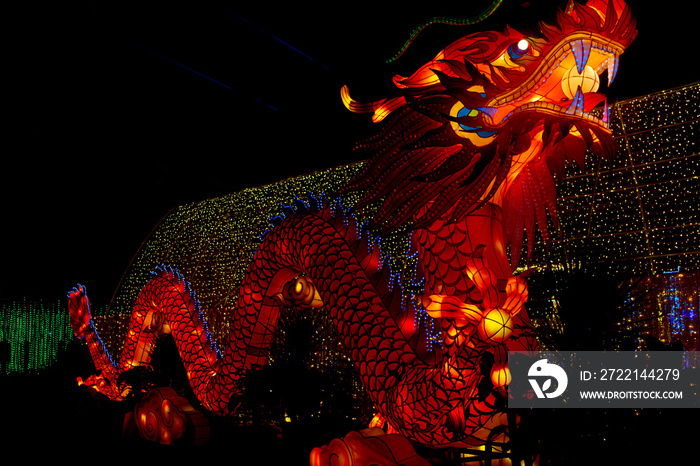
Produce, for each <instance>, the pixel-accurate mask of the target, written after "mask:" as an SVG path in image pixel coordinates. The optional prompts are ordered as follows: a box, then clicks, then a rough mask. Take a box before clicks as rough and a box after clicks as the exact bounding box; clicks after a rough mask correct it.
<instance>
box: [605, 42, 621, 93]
mask: <svg viewBox="0 0 700 466" xmlns="http://www.w3.org/2000/svg"><path fill="white" fill-rule="evenodd" d="M619 64H620V54H619V53H617V51H615V52H614V54H613V56H612V57H610V58H609V59H608V86H609V85H611V84H612V82H613V79H615V75H616V74H617V67H618V66H619Z"/></svg>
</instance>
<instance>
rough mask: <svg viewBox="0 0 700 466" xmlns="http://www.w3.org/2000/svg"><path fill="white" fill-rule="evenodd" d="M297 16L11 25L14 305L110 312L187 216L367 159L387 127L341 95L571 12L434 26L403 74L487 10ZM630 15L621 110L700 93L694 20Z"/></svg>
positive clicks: (8, 282) (207, 11)
mask: <svg viewBox="0 0 700 466" xmlns="http://www.w3.org/2000/svg"><path fill="white" fill-rule="evenodd" d="M290 3H292V2H289V3H287V4H286V5H285V6H280V5H271V4H269V3H268V2H246V3H244V4H237V3H230V4H228V5H227V4H225V3H224V4H218V5H217V6H216V7H211V8H209V7H202V6H199V5H197V6H192V5H190V6H187V7H184V6H180V4H177V6H173V5H172V4H161V5H159V6H147V7H145V6H143V5H140V4H138V3H135V4H130V3H126V4H123V3H119V4H111V5H102V4H100V5H99V6H90V7H84V8H83V7H76V6H65V5H60V6H59V5H57V4H54V5H51V6H44V7H41V6H39V5H32V6H23V7H21V8H19V9H16V11H15V10H10V11H6V12H5V15H4V17H5V20H6V22H7V23H9V24H11V25H13V26H14V32H13V33H12V34H10V37H9V39H8V42H7V43H6V46H5V48H6V49H7V50H8V52H9V57H6V60H5V62H4V66H3V68H4V71H5V73H4V74H5V77H6V78H8V77H9V84H7V81H6V85H5V92H6V99H5V101H6V102H8V101H9V102H10V105H9V106H5V109H6V112H5V119H6V123H5V128H4V131H3V133H4V134H5V135H6V138H7V139H6V141H7V142H6V144H5V150H4V151H3V152H4V154H3V165H2V174H3V176H2V181H1V182H0V185H1V186H2V193H0V195H1V196H2V197H1V199H2V223H1V225H2V226H1V230H2V237H1V239H2V255H1V257H0V265H1V267H0V270H2V276H1V277H0V298H16V297H22V296H29V297H45V298H50V299H59V298H62V297H63V296H65V294H66V293H67V292H68V291H69V290H70V289H71V288H72V287H73V286H74V285H75V284H76V283H78V282H80V283H83V284H85V285H87V287H88V291H89V292H90V296H91V298H92V300H93V302H95V303H96V304H107V303H108V302H109V299H110V298H111V295H112V293H113V291H114V288H115V287H116V285H117V283H118V282H119V279H120V277H121V275H122V273H123V272H124V270H125V269H126V267H127V266H128V264H129V262H130V260H131V258H132V256H133V255H134V253H135V252H136V251H137V249H138V248H139V246H140V244H141V242H142V241H143V240H144V239H145V238H146V237H147V236H148V234H149V233H150V231H151V230H152V229H153V227H154V226H155V225H156V224H157V223H158V221H159V220H160V219H161V218H162V217H163V216H164V215H165V214H166V213H167V212H168V211H169V210H170V209H171V208H172V207H175V206H177V205H180V204H185V203H190V202H194V201H198V200H202V199H206V198H210V197H215V196H220V195H224V194H226V193H230V192H234V191H237V190H240V189H243V188H245V187H252V186H259V185H262V184H266V183H269V182H273V181H277V180H280V179H284V178H287V177H290V176H295V175H300V174H304V173H308V172H311V171H315V170H321V169H325V168H329V167H333V166H337V165H340V164H344V163H348V162H351V161H355V160H358V155H356V154H353V153H352V151H351V147H352V144H353V142H354V141H356V140H358V139H359V138H361V137H363V136H366V135H369V134H370V132H371V131H372V130H373V129H374V128H372V124H371V122H370V120H369V117H368V116H366V115H356V114H352V113H350V112H349V111H347V110H346V109H345V108H344V107H343V105H342V103H341V100H340V95H339V91H340V87H341V86H342V85H343V84H348V85H349V86H350V91H351V95H352V96H353V97H354V98H356V99H357V100H361V101H368V100H373V99H378V98H382V97H387V96H391V95H394V94H393V86H392V84H391V77H392V76H393V75H394V74H397V73H399V74H404V75H407V74H410V73H412V72H413V71H414V70H415V69H416V67H417V66H419V65H420V64H422V63H424V62H425V61H428V60H430V59H432V57H433V56H434V55H435V54H436V53H437V52H438V51H439V50H440V49H441V48H442V47H444V46H445V45H447V44H448V43H450V42H451V41H453V40H455V39H457V38H458V37H460V36H462V35H466V34H468V33H471V32H475V31H478V30H484V29H494V28H496V29H502V28H503V27H504V26H505V25H506V24H511V25H513V26H515V27H517V26H518V25H520V24H525V25H529V26H535V25H536V21H534V18H536V17H539V18H544V19H546V18H547V16H548V15H551V13H553V12H554V8H555V7H554V5H560V6H562V5H565V3H566V2H562V1H553V0H542V1H538V0H530V1H529V2H524V1H523V0H518V1H509V0H506V1H504V2H503V4H502V5H501V6H500V7H499V9H498V10H497V11H496V13H495V14H494V15H493V16H492V17H491V18H489V19H488V20H487V21H485V22H483V23H480V24H478V25H475V26H471V27H456V26H445V25H436V26H432V27H429V28H428V29H427V30H426V31H424V32H423V33H422V34H421V35H420V36H419V37H418V39H417V40H416V42H415V43H414V45H413V46H412V47H411V48H409V50H408V52H407V53H406V54H405V55H404V56H403V57H402V58H401V59H399V60H398V61H396V62H394V63H392V64H389V65H387V64H384V60H385V59H387V58H389V57H391V56H392V55H393V54H394V53H396V52H397V51H398V50H399V49H400V47H401V45H402V44H403V43H404V41H405V40H406V39H407V38H408V37H409V35H410V32H411V31H412V29H413V28H414V27H416V26H417V25H419V24H421V23H423V22H425V21H426V20H428V19H430V18H433V17H435V16H450V17H457V18H466V17H470V16H474V14H475V13H478V12H480V11H481V10H483V9H484V8H485V6H487V5H488V4H490V2H489V1H486V0H479V1H474V2H443V3H445V5H444V6H438V5H434V2H429V3H427V4H426V6H425V7H419V8H414V7H411V8H409V7H408V6H406V7H401V4H400V3H394V4H393V5H395V6H394V7H393V9H392V10H389V9H388V8H385V9H376V7H368V6H366V5H365V6H363V5H360V4H357V3H354V2H348V3H341V4H338V3H325V4H322V6H321V7H318V6H315V7H300V6H298V5H290ZM629 3H630V4H631V5H632V7H633V11H634V13H635V16H636V17H637V20H638V30H639V35H638V38H637V40H636V41H635V43H633V44H632V46H630V48H629V49H628V50H627V52H626V53H625V54H624V55H623V56H622V59H621V64H620V71H619V73H618V76H617V78H616V81H615V83H614V84H613V86H612V88H611V89H610V90H609V92H608V96H609V100H610V101H612V102H614V101H615V99H617V98H619V99H626V98H631V97H636V96H640V95H644V94H648V93H651V92H655V91H659V90H663V89H668V88H672V87H676V86H680V85H684V84H689V83H692V82H695V81H698V71H697V67H696V59H697V53H696V50H695V39H694V37H693V35H692V33H693V32H694V29H696V28H697V26H696V25H695V24H692V23H691V21H692V20H691V17H692V16H693V15H690V14H689V12H685V11H682V10H679V9H672V8H669V7H664V6H663V5H664V2H658V5H659V6H654V3H652V2H648V1H644V2H642V1H633V0H630V1H629ZM678 8H680V6H679V7H678ZM8 58H9V60H8ZM7 110H9V112H8V111H7ZM8 120H9V121H8Z"/></svg>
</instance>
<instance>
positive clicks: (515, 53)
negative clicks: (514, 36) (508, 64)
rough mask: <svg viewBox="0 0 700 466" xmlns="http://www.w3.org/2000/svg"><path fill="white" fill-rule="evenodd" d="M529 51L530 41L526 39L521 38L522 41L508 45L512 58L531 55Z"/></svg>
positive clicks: (509, 54)
mask: <svg viewBox="0 0 700 466" xmlns="http://www.w3.org/2000/svg"><path fill="white" fill-rule="evenodd" d="M529 53H530V42H528V41H527V40H526V39H520V41H518V42H517V43H515V44H511V45H510V46H508V56H509V57H510V58H511V60H517V59H518V58H521V57H523V56H525V55H529Z"/></svg>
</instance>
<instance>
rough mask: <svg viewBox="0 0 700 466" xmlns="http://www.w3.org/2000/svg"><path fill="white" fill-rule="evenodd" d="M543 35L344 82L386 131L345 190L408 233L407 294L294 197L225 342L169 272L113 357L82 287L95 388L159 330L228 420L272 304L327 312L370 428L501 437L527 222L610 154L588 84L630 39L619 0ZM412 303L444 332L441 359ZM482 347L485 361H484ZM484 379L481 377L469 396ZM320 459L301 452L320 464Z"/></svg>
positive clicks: (590, 6)
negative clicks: (383, 76) (568, 167)
mask: <svg viewBox="0 0 700 466" xmlns="http://www.w3.org/2000/svg"><path fill="white" fill-rule="evenodd" d="M540 32H541V34H540V35H538V36H537V37H528V36H524V35H523V34H521V33H519V32H518V31H516V30H514V29H511V28H507V29H506V30H505V31H503V32H493V31H491V32H479V33H475V34H471V35H468V36H466V37H464V38H462V39H459V40H457V41H456V42H454V43H452V44H450V45H449V46H447V47H446V48H445V49H444V50H442V51H441V52H440V53H438V54H437V56H436V57H435V59H434V60H432V61H431V62H429V63H427V64H425V65H424V66H422V67H420V68H419V69H418V70H417V71H416V72H415V73H413V74H412V75H410V76H408V77H401V76H396V77H395V78H394V83H395V85H396V86H397V88H398V89H399V94H398V95H397V96H396V97H392V98H387V99H383V100H380V101H377V102H371V103H360V102H358V101H356V100H354V99H353V98H351V97H350V93H349V90H348V88H347V87H343V89H342V91H341V98H342V100H343V102H344V103H345V105H346V106H347V108H348V109H349V110H351V111H353V112H358V113H371V114H372V119H373V121H374V122H376V123H379V122H382V125H383V127H382V129H381V130H380V131H379V133H378V134H377V135H376V136H373V137H372V138H370V139H368V140H367V141H365V142H362V143H360V144H358V149H360V150H367V151H370V152H371V153H372V157H371V159H370V160H369V162H368V163H367V164H366V165H365V167H364V169H363V171H362V172H361V173H360V175H359V176H358V177H357V178H356V179H355V180H354V181H352V182H351V183H350V184H349V185H348V186H347V187H346V188H345V189H346V191H357V192H359V193H361V195H362V200H361V201H360V204H359V206H358V208H362V207H363V206H367V205H369V204H372V203H379V204H380V207H379V209H378V210H377V212H376V214H375V216H374V218H373V219H372V221H371V222H370V225H369V226H370V228H372V229H374V231H375V232H377V233H378V234H381V233H385V232H389V231H392V230H395V229H397V228H399V227H404V226H408V227H409V228H410V229H411V231H412V233H411V234H412V245H413V246H412V247H413V248H414V249H415V252H416V253H417V257H418V260H417V271H416V272H417V276H418V278H419V279H420V280H422V292H421V293H419V294H418V295H415V296H409V295H406V294H404V293H403V292H402V289H401V287H400V286H398V285H397V283H399V282H400V280H398V279H396V277H394V276H392V274H391V272H390V271H389V270H388V267H382V264H381V262H380V253H379V248H378V246H377V245H376V244H372V243H371V242H370V241H369V240H368V235H367V234H366V233H363V232H362V230H361V229H358V227H357V226H356V225H355V224H354V219H353V217H352V216H351V215H350V214H348V213H346V212H344V211H343V210H342V209H339V208H336V207H334V204H332V203H330V202H328V201H326V200H324V199H321V200H318V199H315V198H310V199H309V200H308V202H302V201H296V202H295V205H294V207H293V208H288V209H287V211H286V215H285V217H284V218H280V219H278V221H276V222H275V223H276V224H275V226H274V227H273V228H272V229H270V230H269V231H268V232H267V234H266V235H265V236H264V237H263V239H262V243H261V244H260V246H259V248H258V250H257V251H256V253H255V256H254V258H253V261H252V263H251V265H250V268H249V272H248V275H247V277H246V279H245V280H244V282H243V284H242V286H241V288H240V293H239V300H238V307H237V309H236V311H235V315H234V317H235V320H234V323H233V325H232V331H231V334H230V336H229V337H228V340H227V341H225V342H223V344H222V351H221V352H219V351H218V350H217V348H216V346H215V345H214V344H213V342H212V339H211V336H210V335H209V333H208V331H207V328H206V323H205V322H204V319H203V317H202V315H201V313H200V311H199V310H198V308H197V303H196V300H195V299H194V297H193V294H192V292H191V291H190V290H189V288H188V286H187V284H186V282H185V281H184V279H183V277H180V276H179V274H178V273H177V272H175V271H173V270H171V269H169V268H163V269H161V270H159V271H158V272H157V273H156V274H155V276H154V278H153V279H152V280H151V281H150V282H149V283H148V284H147V285H146V287H145V288H144V290H143V291H142V293H141V295H140V296H139V299H138V300H137V302H136V305H135V309H134V313H133V318H132V323H131V327H130V330H129V334H128V339H129V341H128V342H127V344H126V345H125V350H124V352H123V354H122V356H121V359H120V361H119V362H118V363H116V362H114V361H112V360H111V359H110V358H109V357H108V355H107V354H106V351H105V350H104V347H103V345H102V344H101V342H100V340H99V337H98V336H97V333H96V330H95V328H94V325H92V323H91V320H90V313H89V305H88V302H87V299H86V296H85V290H84V289H83V288H82V287H78V288H76V289H75V290H74V291H73V292H72V293H71V294H70V295H69V304H70V307H71V316H72V323H73V328H74V330H75V332H76V335H77V336H82V335H85V336H86V337H87V339H88V343H89V345H90V348H91V351H92V354H93V358H94V360H95V363H96V366H97V369H98V370H99V371H100V374H98V375H97V376H96V377H95V379H94V380H93V381H92V382H93V383H97V384H99V387H100V391H101V392H102V393H105V394H106V395H108V396H110V397H112V398H115V399H119V398H120V397H123V392H124V390H125V389H126V387H124V386H121V385H120V384H119V383H118V381H117V379H118V376H119V374H120V373H122V372H123V371H125V370H127V369H128V368H130V367H134V366H137V365H146V364H148V363H149V362H150V360H149V354H150V352H149V351H147V349H148V348H149V347H150V345H152V344H153V342H154V340H153V338H154V335H157V334H158V333H159V332H169V333H170V334H172V335H173V337H174V339H175V341H176V343H177V345H178V348H179V351H180V355H181V356H182V359H183V362H184V364H185V368H186V370H187V374H188V377H189V379H190V382H191V385H192V388H193V391H194V393H195V394H196V396H197V397H198V398H199V400H200V401H201V403H202V405H203V406H204V407H206V408H207V409H209V410H211V411H214V412H218V413H223V414H231V413H233V412H235V409H236V408H237V405H236V403H235V402H233V400H235V399H236V397H237V396H238V395H241V394H242V393H243V381H244V378H245V377H246V374H247V373H248V372H249V371H252V370H255V369H256V368H257V367H259V366H261V365H264V364H265V362H266V358H265V354H266V351H265V349H266V348H267V346H269V344H270V342H271V339H272V330H271V329H273V328H274V326H275V323H276V321H277V317H278V315H279V312H280V304H284V305H285V306H289V305H293V306H296V307H307V308H308V307H313V308H318V307H325V308H326V309H327V310H328V311H329V312H330V315H331V316H332V318H333V320H334V322H335V325H336V326H337V329H338V332H339V334H340V337H341V339H342V342H343V344H344V346H345V347H346V348H347V350H348V352H349V356H350V358H351V359H352V360H353V361H354V364H355V367H356V368H357V371H358V372H359V375H360V377H361V379H362V382H363V384H364V386H365V388H366V390H367V392H368V394H369V395H370V396H371V398H372V400H373V402H374V405H375V407H376V409H377V412H378V414H377V416H376V417H375V419H374V420H373V422H372V427H373V428H376V427H385V428H386V429H387V431H388V432H389V433H391V434H400V435H401V436H403V437H405V438H407V439H408V440H410V441H411V442H416V443H421V444H425V445H430V446H475V445H482V444H483V443H484V442H487V441H489V440H498V439H494V435H492V432H493V431H494V428H496V427H497V426H502V425H505V424H507V421H506V415H505V413H503V412H502V411H501V410H500V409H499V408H498V406H499V405H500V406H502V405H503V403H502V400H503V398H502V397H503V396H504V393H505V387H506V385H507V384H508V383H509V381H510V373H509V370H508V366H507V361H506V356H507V351H508V350H533V349H536V347H537V344H536V341H535V339H534V336H533V333H532V330H531V325H530V322H529V319H528V316H527V312H526V310H525V307H524V303H525V302H526V300H527V295H528V293H527V285H526V280H525V277H524V276H523V274H520V275H518V276H513V271H514V270H515V269H516V266H517V265H518V263H519V262H520V259H521V249H522V248H523V238H524V236H525V235H527V237H528V238H529V239H532V238H533V236H534V233H535V228H536V227H537V228H538V229H539V231H540V232H541V234H542V236H543V237H544V239H545V240H548V238H549V234H548V232H547V229H546V223H547V215H548V214H547V213H548V212H549V215H550V216H551V218H552V219H553V220H554V221H555V222H556V211H555V187H554V182H553V176H552V173H556V172H561V171H562V170H563V168H564V165H565V163H566V162H567V161H577V162H579V163H580V162H581V161H582V159H583V157H584V153H585V151H586V150H587V149H591V150H592V151H593V152H594V153H595V154H596V155H598V156H606V157H611V156H612V155H613V153H614V151H615V144H614V141H613V138H612V135H611V132H610V129H609V128H608V121H609V119H608V105H607V102H606V99H605V96H604V95H602V94H600V93H598V92H596V91H597V90H598V87H599V85H600V79H601V78H600V76H601V75H606V74H607V79H608V82H612V81H613V79H614V77H615V74H616V73H617V70H618V59H619V56H620V54H622V53H623V51H624V50H625V48H626V47H627V46H628V45H629V44H630V43H631V42H632V40H633V39H634V37H635V35H636V30H635V22H634V20H633V18H632V17H631V15H630V10H629V8H628V6H627V5H625V4H624V3H623V2H622V1H621V0H611V1H609V2H608V1H605V0H592V1H589V2H588V3H587V4H586V5H581V4H578V3H573V2H571V3H569V5H568V6H567V8H566V10H565V11H563V12H559V14H558V15H557V21H556V24H541V25H540ZM595 107H601V115H602V116H601V117H596V116H594V115H593V113H592V112H591V111H592V110H593V109H594V108H595ZM358 230H359V231H358ZM529 244H533V241H529ZM527 252H528V254H531V253H532V250H531V248H530V249H529V250H528V251H527ZM421 313H422V314H427V315H428V316H430V318H432V319H434V323H435V325H436V327H437V328H439V329H440V331H441V345H440V348H441V349H440V352H439V353H438V354H435V353H434V352H431V351H430V350H431V348H430V346H431V345H430V343H429V342H428V340H427V338H426V335H425V333H424V331H423V330H424V328H423V326H422V325H420V323H419V322H418V319H417V317H416V316H417V315H420V314H421ZM487 353H489V354H491V355H492V358H489V359H492V360H493V364H491V365H490V366H488V367H486V368H485V369H483V367H484V365H482V364H481V363H482V360H483V356H484V355H485V354H487ZM482 370H485V372H482ZM483 380H487V381H490V384H491V388H490V391H489V392H488V393H486V394H484V396H482V397H479V396H478V394H479V387H480V386H483V383H482V381H483ZM499 397H500V399H501V401H500V402H499ZM499 430H500V431H502V429H499ZM374 433H376V431H373V434H372V435H371V436H370V437H372V438H374ZM355 437H357V436H355ZM355 437H353V438H355ZM360 437H363V436H360ZM360 437H357V438H356V439H355V440H353V442H356V441H359V440H358V439H359V438H360ZM360 443H361V442H360ZM375 443H376V442H375ZM353 444H355V443H353ZM368 445H370V444H368ZM367 448H371V446H368V447H367ZM325 457H327V455H325V454H324V453H323V451H322V450H318V451H315V452H314V454H313V455H312V459H314V458H315V460H314V461H315V462H317V463H320V462H321V461H322V460H321V459H319V458H325Z"/></svg>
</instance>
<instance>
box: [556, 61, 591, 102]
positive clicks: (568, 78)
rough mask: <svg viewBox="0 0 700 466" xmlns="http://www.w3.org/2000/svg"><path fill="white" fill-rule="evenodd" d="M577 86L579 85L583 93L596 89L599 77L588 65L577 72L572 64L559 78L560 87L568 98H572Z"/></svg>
mask: <svg viewBox="0 0 700 466" xmlns="http://www.w3.org/2000/svg"><path fill="white" fill-rule="evenodd" d="M579 86H581V92H583V93H584V94H585V93H587V92H595V91H597V90H598V87H599V86H600V79H599V78H598V74H597V73H596V72H595V70H594V69H593V68H591V67H590V66H586V67H585V68H584V69H583V73H581V74H579V73H578V71H577V70H576V67H575V66H573V67H572V68H571V69H570V70H569V72H568V73H566V75H564V78H563V79H562V80H561V89H562V91H564V94H566V96H567V97H568V98H569V99H573V98H574V96H575V95H576V90H577V89H578V87H579Z"/></svg>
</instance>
